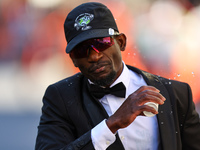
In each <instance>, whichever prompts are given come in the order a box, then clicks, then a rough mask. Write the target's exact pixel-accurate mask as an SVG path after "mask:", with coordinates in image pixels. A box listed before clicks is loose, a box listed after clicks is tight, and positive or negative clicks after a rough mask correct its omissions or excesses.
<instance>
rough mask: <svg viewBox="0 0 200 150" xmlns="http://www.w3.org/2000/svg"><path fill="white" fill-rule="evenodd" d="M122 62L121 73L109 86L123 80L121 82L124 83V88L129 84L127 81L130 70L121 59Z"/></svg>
mask: <svg viewBox="0 0 200 150" xmlns="http://www.w3.org/2000/svg"><path fill="white" fill-rule="evenodd" d="M122 63H123V70H122V73H121V75H120V76H119V77H118V78H117V80H115V82H114V83H113V84H112V85H111V86H110V87H112V86H114V85H116V84H117V83H119V82H123V84H124V85H125V87H126V89H127V88H128V85H129V82H130V72H129V69H128V67H127V66H126V65H125V63H124V62H123V61H122Z"/></svg>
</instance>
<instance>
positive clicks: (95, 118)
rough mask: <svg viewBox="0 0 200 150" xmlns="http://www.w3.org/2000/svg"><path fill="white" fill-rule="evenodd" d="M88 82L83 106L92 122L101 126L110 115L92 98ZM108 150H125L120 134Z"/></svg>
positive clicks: (84, 92)
mask: <svg viewBox="0 0 200 150" xmlns="http://www.w3.org/2000/svg"><path fill="white" fill-rule="evenodd" d="M87 84H88V82H87V79H84V82H83V88H82V89H83V92H82V93H83V105H84V107H85V109H86V112H87V114H88V116H89V118H90V121H91V123H92V125H93V127H94V126H96V125H97V124H99V123H100V122H101V121H102V120H104V119H105V118H108V117H109V116H108V114H107V112H106V110H105V109H104V107H103V106H102V105H101V103H100V102H99V101H98V100H96V99H95V98H94V97H92V96H91V95H90V94H89V91H88V85H87ZM107 150H124V147H123V145H122V143H121V141H120V139H119V136H118V134H116V140H115V142H114V143H113V144H111V145H110V146H109V147H108V148H107Z"/></svg>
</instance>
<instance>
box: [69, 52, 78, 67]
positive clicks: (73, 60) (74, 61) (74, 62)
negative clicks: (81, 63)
mask: <svg viewBox="0 0 200 150" xmlns="http://www.w3.org/2000/svg"><path fill="white" fill-rule="evenodd" d="M69 56H70V58H71V60H72V62H73V64H74V66H75V67H78V66H77V63H76V60H75V59H74V58H72V57H71V54H70V53H69Z"/></svg>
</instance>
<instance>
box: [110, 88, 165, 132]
mask: <svg viewBox="0 0 200 150" xmlns="http://www.w3.org/2000/svg"><path fill="white" fill-rule="evenodd" d="M159 92H160V91H159V90H158V89H156V88H155V87H153V86H142V87H140V88H139V89H138V90H137V91H135V92H134V93H132V94H131V95H129V97H128V98H127V99H126V100H125V101H124V103H123V104H122V105H121V106H120V107H119V109H118V110H117V111H116V112H115V113H114V114H113V115H112V116H110V117H109V118H108V119H107V120H106V124H107V126H108V128H109V129H110V130H111V131H112V132H113V133H115V132H116V131H117V130H118V129H120V128H125V127H127V126H129V125H130V124H131V123H132V122H133V121H134V120H135V118H136V117H137V116H139V115H144V114H143V111H149V112H151V113H153V114H158V112H157V111H156V110H155V109H154V108H152V107H150V106H147V105H144V104H145V103H147V102H154V103H158V104H159V105H162V104H164V101H165V97H163V96H162V95H161V94H160V93H159Z"/></svg>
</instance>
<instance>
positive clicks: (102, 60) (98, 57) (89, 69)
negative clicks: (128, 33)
mask: <svg viewBox="0 0 200 150" xmlns="http://www.w3.org/2000/svg"><path fill="white" fill-rule="evenodd" d="M112 40H113V41H114V44H113V45H112V46H110V47H108V48H107V49H105V50H104V51H101V52H97V51H95V50H94V49H92V48H90V50H89V54H88V56H87V57H85V58H74V57H72V56H71V55H70V56H71V59H72V61H73V63H74V65H75V66H76V67H78V68H79V70H80V71H81V72H82V74H83V75H85V76H86V77H87V78H88V79H90V80H91V81H92V82H94V83H95V84H98V85H100V86H109V85H111V84H112V83H113V82H114V81H115V80H116V78H117V77H119V75H120V74H121V72H122V69H123V64H122V56H121V51H123V50H124V49H125V45H126V37H125V35H124V34H120V35H118V36H116V37H115V38H112ZM84 43H85V42H83V43H81V44H83V45H84ZM97 50H98V49H97Z"/></svg>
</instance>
